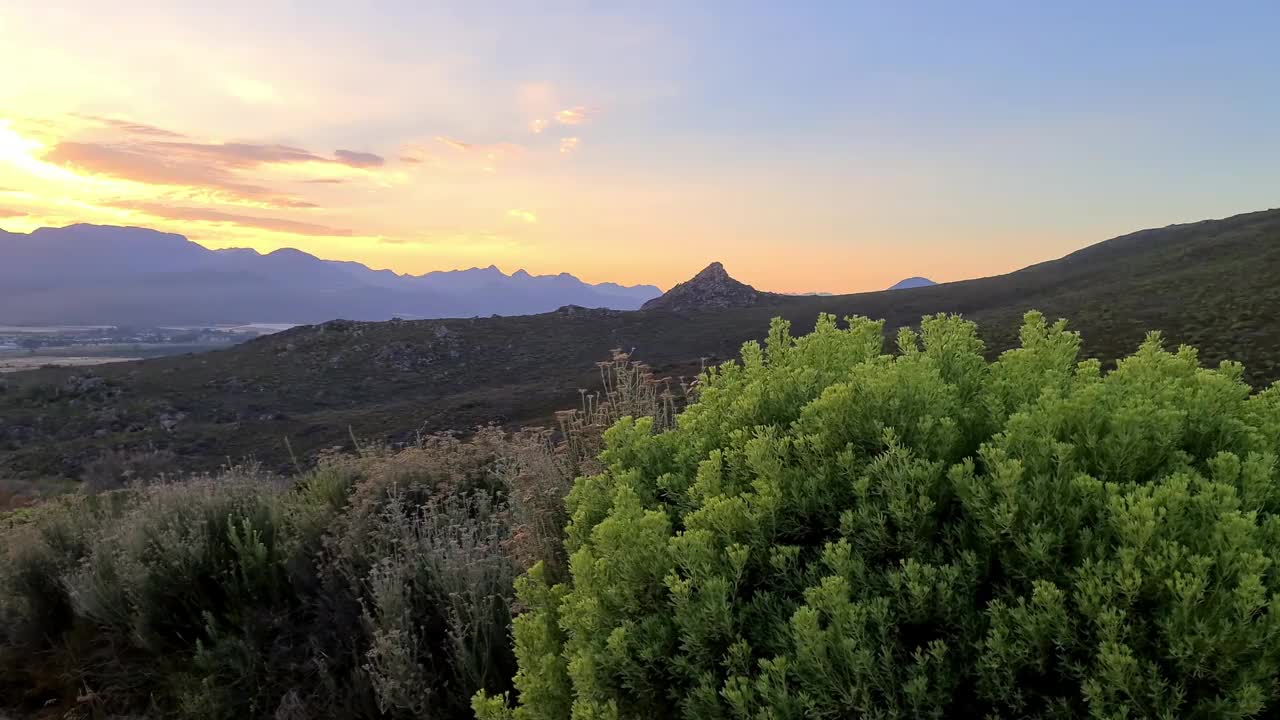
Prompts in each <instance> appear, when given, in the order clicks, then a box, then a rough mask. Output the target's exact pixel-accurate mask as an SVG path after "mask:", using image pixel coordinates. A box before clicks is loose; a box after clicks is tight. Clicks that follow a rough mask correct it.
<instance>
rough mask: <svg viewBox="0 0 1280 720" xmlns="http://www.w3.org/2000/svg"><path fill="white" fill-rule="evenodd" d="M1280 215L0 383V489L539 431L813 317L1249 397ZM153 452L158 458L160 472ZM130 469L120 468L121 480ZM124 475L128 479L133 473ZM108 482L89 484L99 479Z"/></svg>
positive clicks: (1260, 358) (1264, 351) (1271, 374)
mask: <svg viewBox="0 0 1280 720" xmlns="http://www.w3.org/2000/svg"><path fill="white" fill-rule="evenodd" d="M1276 277H1280V211H1276V210H1272V211H1266V212H1258V213H1251V214H1248V215H1240V216H1237V217H1233V218H1229V219H1226V220H1215V221H1207V222H1202V223H1194V224H1190V225H1179V226H1172V227H1167V228H1161V229H1156V230H1145V231H1142V232H1138V233H1134V234H1132V235H1127V236H1124V237H1121V238H1116V239H1114V240H1110V241H1107V242H1104V243H1101V244H1098V245H1095V246H1092V247H1090V248H1086V249H1085V250H1082V251H1080V252H1077V253H1074V254H1072V255H1069V256H1067V257H1065V258H1062V259H1060V260H1055V261H1053V262H1048V263H1043V264H1041V265H1036V266H1033V267H1030V268H1027V269H1025V270H1021V271H1018V272H1015V273H1011V274H1008V275H1003V276H999V277H993V278H985V279H981V280H972V281H966V282H959V283H949V284H946V285H940V286H935V287H926V288H918V289H911V290H896V291H892V292H877V293H864V294H858V295H844V296H836V297H803V298H801V297H793V298H782V297H774V298H767V299H766V301H764V302H763V304H760V305H757V306H754V307H748V308H736V309H734V308H730V309H718V310H714V311H706V312H690V313H683V314H678V313H671V312H658V311H654V312H609V311H576V312H559V313H548V314H545V315H537V316H529V317H509V318H485V319H474V320H445V321H421V322H390V323H352V322H334V323H328V324H326V325H323V326H316V327H308V328H298V329H296V330H293V331H290V332H286V333H281V334H279V335H275V336H271V337H267V338H262V339H259V340H256V341H253V342H250V343H247V344H245V345H243V346H239V347H236V348H233V349H228V350H223V351H216V352H211V353H205V354H201V355H192V356H184V357H175V358H163V359H157V360H148V361H145V362H140V363H126V364H122V365H116V366H104V367H100V368H95V369H94V370H93V377H86V372H85V371H83V370H80V371H73V370H60V371H54V370H47V371H36V372H31V373H23V374H20V375H13V376H8V377H6V378H4V379H0V387H2V388H4V389H3V390H2V391H0V478H9V479H44V478H56V477H62V478H70V479H75V480H79V479H82V478H83V477H84V476H85V474H86V468H88V467H89V466H90V465H92V464H93V463H95V461H99V460H100V458H102V457H103V456H108V459H107V460H106V461H102V462H98V464H97V465H96V466H95V467H97V468H102V467H112V466H113V463H114V464H115V466H122V467H125V468H126V469H127V468H129V467H132V466H133V465H132V464H136V465H138V466H139V467H144V468H152V469H154V467H155V465H156V464H157V463H156V461H155V459H156V457H159V458H172V460H173V462H172V469H183V470H192V469H206V470H212V469H215V468H217V467H218V466H220V465H222V464H225V463H226V462H227V459H228V458H231V459H232V460H233V461H239V460H241V459H243V458H245V457H248V456H253V457H256V458H258V459H260V460H262V461H263V462H264V463H266V464H267V465H268V466H269V467H271V468H273V469H277V470H288V469H291V468H292V466H293V459H292V457H291V456H290V452H289V448H288V447H287V446H286V444H285V438H286V437H287V438H288V439H289V441H290V444H291V445H292V448H293V451H294V454H295V455H296V456H297V457H298V458H299V459H300V461H301V462H302V463H304V464H306V463H309V462H310V458H311V457H312V455H313V453H314V451H315V450H317V449H319V448H324V447H330V446H333V445H339V444H345V445H346V446H347V447H348V449H350V444H349V442H348V441H347V438H348V433H349V428H354V430H355V432H356V434H358V435H360V436H361V437H385V438H386V439H388V440H392V441H395V440H404V439H411V438H412V437H413V434H414V431H415V430H416V429H419V428H421V429H423V430H426V431H434V430H444V429H452V428H468V427H473V426H475V425H477V424H481V423H485V422H489V421H496V422H499V423H503V424H508V425H511V426H518V425H520V424H525V423H529V422H531V421H539V422H541V421H544V420H545V419H548V418H549V417H550V415H551V413H552V412H554V411H555V410H556V409H558V408H561V407H564V406H566V405H569V404H572V403H574V402H575V401H576V399H577V391H578V388H579V387H589V386H590V384H591V382H592V377H593V373H592V372H590V368H591V365H592V363H594V362H595V361H596V360H598V359H599V358H601V357H606V356H607V354H608V352H609V350H610V349H612V348H618V347H621V348H625V349H634V350H635V355H636V357H637V358H640V359H643V360H645V361H646V362H648V363H649V364H651V365H653V366H654V367H655V368H656V369H657V370H658V371H659V372H661V373H667V372H670V373H673V374H677V375H678V374H686V375H693V374H694V373H696V372H697V371H698V369H699V367H700V359H701V358H708V359H710V360H712V361H715V360H724V359H727V358H729V357H732V356H733V355H734V354H735V353H736V351H737V348H738V347H739V346H740V345H741V344H742V343H743V342H744V341H746V340H749V339H753V338H754V339H759V338H760V337H761V333H762V330H763V328H765V327H767V324H768V321H769V319H770V318H772V317H774V316H779V315H780V316H783V317H785V318H787V319H789V320H791V321H792V322H793V323H795V327H796V328H797V330H801V331H804V330H808V329H810V328H812V323H813V319H814V318H815V317H816V316H817V314H818V313H819V312H830V313H833V314H836V315H837V316H840V317H844V316H848V315H864V316H868V317H879V318H884V319H885V320H886V327H888V328H891V329H892V328H896V327H898V326H901V325H906V324H911V323H914V322H916V321H917V320H918V319H919V318H920V317H921V316H922V315H925V314H930V313H937V312H958V313H963V314H964V315H965V316H966V317H968V318H969V319H972V320H976V321H978V322H979V324H980V327H981V328H982V338H983V340H984V341H985V343H986V347H987V353H988V357H992V356H994V354H995V353H998V352H999V351H1001V350H1004V349H1007V348H1010V347H1013V346H1014V344H1016V341H1017V331H1018V326H1019V324H1020V319H1021V317H1022V314H1023V312H1025V311H1026V310H1027V309H1030V308H1038V309H1040V310H1042V311H1044V312H1045V314H1046V315H1047V316H1049V317H1069V318H1071V319H1072V322H1073V326H1074V327H1076V328H1077V329H1079V330H1081V331H1082V333H1083V335H1084V337H1085V344H1084V347H1083V353H1084V354H1085V355H1086V356H1089V357H1096V358H1099V359H1101V360H1102V361H1103V362H1104V366H1107V365H1109V363H1110V361H1112V360H1114V359H1115V358H1117V357H1121V356H1123V355H1124V354H1126V353H1128V352H1130V351H1131V350H1132V349H1133V348H1134V347H1136V346H1137V344H1138V343H1139V342H1141V340H1142V338H1143V336H1144V334H1145V332H1146V331H1147V330H1151V329H1158V330H1161V331H1162V332H1164V334H1165V337H1166V338H1167V339H1168V341H1170V342H1172V343H1189V344H1193V345H1195V346H1197V347H1199V348H1200V351H1201V354H1202V358H1203V359H1204V360H1205V361H1206V362H1209V363H1214V362H1217V361H1218V360H1221V359H1224V358H1227V357H1231V358H1233V359H1236V360H1239V361H1240V362H1242V363H1244V365H1245V367H1246V368H1247V369H1248V370H1247V373H1246V376H1245V379H1246V380H1247V381H1248V382H1250V383H1251V384H1253V385H1254V386H1256V387H1260V386H1262V385H1264V384H1265V383H1267V382H1270V381H1272V380H1275V379H1277V378H1280V323H1277V322H1276V321H1275V319H1274V318H1275V317H1276V315H1277V313H1278V312H1280V283H1277V282H1276V281H1275V278H1276ZM156 454H158V455H156ZM122 462H123V465H121V463H122ZM131 463H132V464H131ZM99 474H100V473H99Z"/></svg>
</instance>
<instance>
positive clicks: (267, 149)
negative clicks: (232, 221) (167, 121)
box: [43, 130, 386, 207]
mask: <svg viewBox="0 0 1280 720" xmlns="http://www.w3.org/2000/svg"><path fill="white" fill-rule="evenodd" d="M160 132H168V131H164V130H161V131H160ZM43 159H44V160H45V161H47V162H51V163H55V164H57V165H61V166H64V167H72V168H76V169H79V170H81V171H84V172H87V173H90V174H95V175H106V176H110V177H114V178H118V179H122V180H130V181H133V182H138V183H145V184H149V185H168V186H182V187H191V188H199V189H206V190H211V191H214V192H215V193H218V194H219V195H220V196H221V197H223V198H224V199H233V200H243V201H252V202H255V203H261V204H266V205H271V206H278V207H315V205H314V204H312V203H308V202H304V201H300V200H296V199H293V198H289V197H287V196H286V195H284V194H283V193H280V192H277V191H275V190H272V189H270V188H268V187H264V186H263V185H260V184H257V183H255V182H251V181H250V182H247V181H245V180H244V179H242V178H241V177H239V175H238V173H240V172H242V171H249V170H254V169H257V168H261V167H263V166H289V165H294V166H298V167H299V169H301V167H302V166H305V165H318V166H321V167H323V166H326V165H327V166H330V167H332V168H335V169H337V168H340V167H346V168H353V169H356V170H368V169H371V168H375V167H380V166H382V165H383V164H385V162H386V160H385V159H383V158H382V157H381V156H380V155H375V154H373V153H365V152H356V151H354V150H338V151H336V152H335V153H334V157H332V158H328V157H324V156H322V155H318V154H316V153H313V152H311V151H309V150H305V149H303V148H298V147H292V146H289V145H278V144H257V143H243V142H233V143H202V142H174V141H169V140H152V139H145V140H138V139H124V140H118V141H115V142H82V141H63V142H59V143H57V144H55V145H53V146H52V148H50V149H49V150H48V151H46V152H45V153H44V155H43ZM312 171H314V168H312ZM320 180H321V181H322V182H328V181H329V180H328V179H327V178H320ZM304 182H306V181H305V180H304Z"/></svg>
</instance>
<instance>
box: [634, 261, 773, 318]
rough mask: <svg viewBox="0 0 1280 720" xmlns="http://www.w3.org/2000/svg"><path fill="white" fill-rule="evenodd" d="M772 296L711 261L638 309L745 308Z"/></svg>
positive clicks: (681, 310)
mask: <svg viewBox="0 0 1280 720" xmlns="http://www.w3.org/2000/svg"><path fill="white" fill-rule="evenodd" d="M773 297H776V296H775V295H774V294H773V293H766V292H760V291H759V290H756V289H755V288H753V287H751V286H750V285H747V284H746V283H741V282H738V281H737V280H734V279H733V278H732V277H730V276H729V273H728V272H726V271H725V269H724V265H721V264H720V263H718V262H713V263H711V264H710V265H708V266H706V267H705V268H703V269H702V272H699V273H698V274H697V275H694V276H693V277H692V278H690V279H689V280H686V281H685V282H682V283H680V284H679V285H676V286H675V287H673V288H671V289H670V290H668V291H667V292H665V293H663V294H662V296H661V297H656V298H654V299H652V300H650V301H649V302H647V303H645V304H644V305H642V306H641V307H640V309H641V310H674V311H680V312H683V311H689V310H708V309H715V308H730V307H747V306H749V305H755V304H757V303H759V302H761V301H763V300H768V299H771V298H773Z"/></svg>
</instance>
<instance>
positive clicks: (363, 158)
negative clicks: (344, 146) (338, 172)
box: [333, 150, 387, 168]
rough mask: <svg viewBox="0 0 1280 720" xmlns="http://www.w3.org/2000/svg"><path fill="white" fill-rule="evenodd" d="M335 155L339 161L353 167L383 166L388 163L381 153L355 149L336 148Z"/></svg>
mask: <svg viewBox="0 0 1280 720" xmlns="http://www.w3.org/2000/svg"><path fill="white" fill-rule="evenodd" d="M333 156H334V157H335V158H337V159H338V162H340V163H342V164H343V165H346V166H348V167H353V168H373V167H382V166H383V165H385V164H387V161H386V159H385V158H383V157H382V156H381V155H374V154H373V153H367V152H356V151H355V150H335V151H334V153H333Z"/></svg>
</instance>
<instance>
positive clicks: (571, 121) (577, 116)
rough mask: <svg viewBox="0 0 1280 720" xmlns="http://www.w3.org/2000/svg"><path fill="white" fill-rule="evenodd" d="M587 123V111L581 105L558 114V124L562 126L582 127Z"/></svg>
mask: <svg viewBox="0 0 1280 720" xmlns="http://www.w3.org/2000/svg"><path fill="white" fill-rule="evenodd" d="M586 121H587V109H586V108H585V107H583V106H581V105H579V106H577V107H572V108H567V109H565V110H561V111H560V112H558V113H556V122H558V123H560V124H561V125H581V124H582V123H584V122H586Z"/></svg>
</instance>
